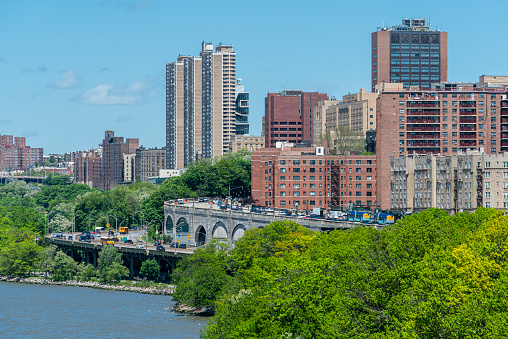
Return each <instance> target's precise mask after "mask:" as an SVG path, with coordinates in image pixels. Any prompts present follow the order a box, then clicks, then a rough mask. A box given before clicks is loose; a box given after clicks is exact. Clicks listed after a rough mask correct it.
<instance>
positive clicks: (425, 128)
mask: <svg viewBox="0 0 508 339" xmlns="http://www.w3.org/2000/svg"><path fill="white" fill-rule="evenodd" d="M439 130H440V129H439V126H436V125H428V126H421V125H416V126H411V125H407V127H406V131H439ZM506 130H507V131H508V126H506Z"/></svg>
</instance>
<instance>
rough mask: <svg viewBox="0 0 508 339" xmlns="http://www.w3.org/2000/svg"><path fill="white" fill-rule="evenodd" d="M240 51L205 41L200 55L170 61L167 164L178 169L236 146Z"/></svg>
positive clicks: (167, 92) (170, 167) (167, 95)
mask: <svg viewBox="0 0 508 339" xmlns="http://www.w3.org/2000/svg"><path fill="white" fill-rule="evenodd" d="M235 85H236V52H235V51H234V50H233V46H231V45H222V44H219V45H218V46H217V47H216V48H215V51H214V50H213V45H212V44H211V43H205V42H203V44H202V48H201V52H200V53H199V57H194V56H179V57H178V59H177V61H175V62H172V63H169V64H167V65H166V166H167V168H168V169H177V168H183V167H185V166H187V165H188V164H189V163H191V162H193V161H195V160H197V159H198V158H213V157H214V156H217V155H222V154H223V153H224V152H226V151H228V150H229V148H230V143H231V141H232V140H233V137H234V135H235V130H236V123H235V116H236V112H235V109H236V94H235Z"/></svg>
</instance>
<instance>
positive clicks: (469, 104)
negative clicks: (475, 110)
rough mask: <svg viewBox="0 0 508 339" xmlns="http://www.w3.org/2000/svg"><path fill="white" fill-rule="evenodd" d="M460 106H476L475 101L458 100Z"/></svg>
mask: <svg viewBox="0 0 508 339" xmlns="http://www.w3.org/2000/svg"><path fill="white" fill-rule="evenodd" d="M459 106H460V107H476V101H459Z"/></svg>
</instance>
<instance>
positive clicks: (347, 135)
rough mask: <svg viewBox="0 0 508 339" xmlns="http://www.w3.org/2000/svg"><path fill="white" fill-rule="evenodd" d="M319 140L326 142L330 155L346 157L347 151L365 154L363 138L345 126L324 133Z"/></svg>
mask: <svg viewBox="0 0 508 339" xmlns="http://www.w3.org/2000/svg"><path fill="white" fill-rule="evenodd" d="M321 140H326V141H327V144H328V147H329V149H330V154H332V155H346V154H347V152H349V151H355V152H360V153H363V152H365V136H364V135H363V133H361V132H355V131H353V130H352V129H350V128H349V127H347V126H344V125H341V126H339V127H336V128H335V129H334V130H333V131H329V132H326V133H324V134H323V135H322V136H321Z"/></svg>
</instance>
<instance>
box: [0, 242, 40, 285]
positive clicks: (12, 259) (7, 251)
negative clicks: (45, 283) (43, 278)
mask: <svg viewBox="0 0 508 339" xmlns="http://www.w3.org/2000/svg"><path fill="white" fill-rule="evenodd" d="M39 250H40V247H39V246H37V244H35V243H34V241H33V238H32V239H31V240H29V239H26V240H23V241H19V242H10V243H8V244H5V245H3V246H2V247H1V248H0V274H2V275H7V276H20V275H26V274H29V273H30V272H32V271H34V267H35V264H36V263H37V260H38V256H37V254H38V252H39Z"/></svg>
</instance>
